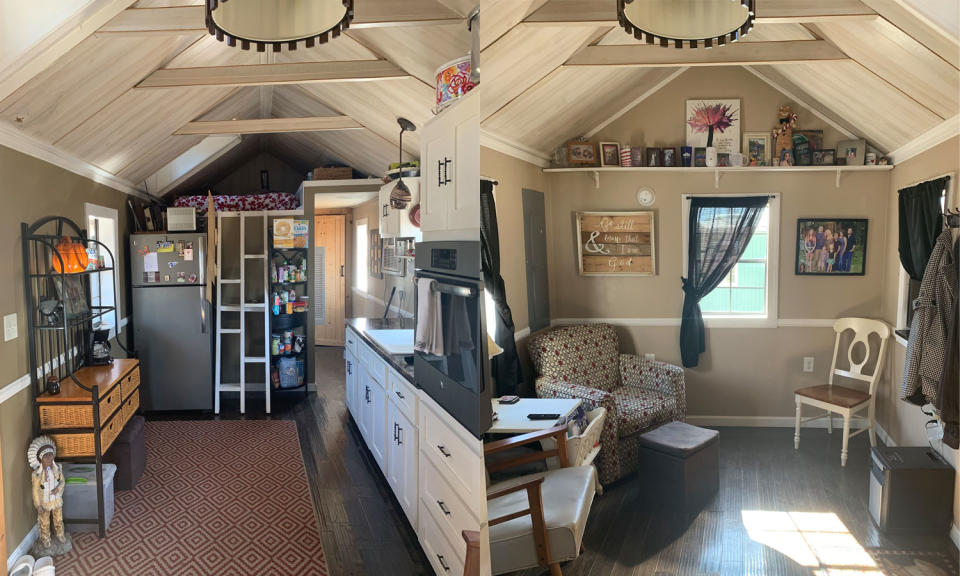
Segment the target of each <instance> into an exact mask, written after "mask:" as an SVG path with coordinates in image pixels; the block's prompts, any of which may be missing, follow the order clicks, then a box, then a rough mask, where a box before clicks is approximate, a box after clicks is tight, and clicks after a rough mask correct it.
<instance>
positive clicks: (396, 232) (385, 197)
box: [380, 178, 421, 240]
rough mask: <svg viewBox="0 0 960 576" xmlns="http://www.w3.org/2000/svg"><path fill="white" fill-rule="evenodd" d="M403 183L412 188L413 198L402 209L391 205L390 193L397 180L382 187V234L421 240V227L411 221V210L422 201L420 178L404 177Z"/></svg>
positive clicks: (385, 236) (388, 236) (387, 236)
mask: <svg viewBox="0 0 960 576" xmlns="http://www.w3.org/2000/svg"><path fill="white" fill-rule="evenodd" d="M403 183H404V184H406V185H407V187H408V188H410V195H411V196H412V197H413V200H412V201H411V202H410V204H409V205H407V207H406V208H402V209H398V208H393V207H392V206H390V193H391V192H393V189H394V187H395V186H396V185H397V183H396V182H390V183H388V184H384V185H383V187H382V188H380V236H381V237H383V238H414V239H416V240H420V237H421V234H420V229H419V228H417V227H416V226H414V225H413V222H411V221H410V210H411V209H412V208H413V207H414V206H416V205H417V204H419V203H420V178H404V179H403Z"/></svg>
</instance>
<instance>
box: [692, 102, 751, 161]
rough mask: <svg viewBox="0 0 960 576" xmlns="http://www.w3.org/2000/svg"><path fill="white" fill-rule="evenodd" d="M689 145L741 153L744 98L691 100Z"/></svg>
mask: <svg viewBox="0 0 960 576" xmlns="http://www.w3.org/2000/svg"><path fill="white" fill-rule="evenodd" d="M685 119H686V120H685V124H686V129H687V146H693V147H698V146H702V147H704V148H706V147H708V146H713V147H714V148H716V149H717V152H718V153H720V152H725V153H727V154H730V153H733V152H740V100H739V99H730V100H716V99H698V100H687V110H686V116H685Z"/></svg>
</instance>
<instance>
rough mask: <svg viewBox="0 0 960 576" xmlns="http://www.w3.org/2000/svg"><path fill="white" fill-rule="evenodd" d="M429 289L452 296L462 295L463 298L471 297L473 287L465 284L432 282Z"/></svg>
mask: <svg viewBox="0 0 960 576" xmlns="http://www.w3.org/2000/svg"><path fill="white" fill-rule="evenodd" d="M430 289H431V290H433V291H434V292H442V293H444V294H452V295H454V296H462V297H464V298H472V297H473V289H472V288H468V287H466V286H452V285H450V284H441V283H440V282H434V283H433V285H431V286H430Z"/></svg>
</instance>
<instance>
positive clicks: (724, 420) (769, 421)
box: [687, 414, 886, 437]
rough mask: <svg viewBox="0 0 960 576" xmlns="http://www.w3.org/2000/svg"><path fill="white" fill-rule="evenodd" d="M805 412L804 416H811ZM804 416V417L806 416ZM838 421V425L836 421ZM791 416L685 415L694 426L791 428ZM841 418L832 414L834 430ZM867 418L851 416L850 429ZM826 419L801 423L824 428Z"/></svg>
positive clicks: (839, 427) (863, 425) (841, 425)
mask: <svg viewBox="0 0 960 576" xmlns="http://www.w3.org/2000/svg"><path fill="white" fill-rule="evenodd" d="M812 415H813V414H807V415H806V416H812ZM806 416H805V417H806ZM838 420H839V421H840V423H839V425H838V422H837V421H838ZM795 422H796V421H795V420H794V417H793V416H687V423H688V424H693V425H695V426H732V427H742V428H793V426H794V423H795ZM842 422H843V420H842V418H840V417H839V416H834V423H833V428H834V429H835V430H837V429H842V428H843V423H842ZM866 426H867V420H866V419H865V418H852V419H851V420H850V429H852V430H857V429H860V428H866ZM826 427H827V419H826V418H823V419H821V420H813V421H811V422H806V423H804V424H803V428H826ZM876 432H877V436H880V437H883V436H886V432H883V434H882V435H881V428H880V426H877V427H876Z"/></svg>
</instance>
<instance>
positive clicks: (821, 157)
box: [813, 150, 835, 166]
mask: <svg viewBox="0 0 960 576" xmlns="http://www.w3.org/2000/svg"><path fill="white" fill-rule="evenodd" d="M834 157H835V154H834V151H833V150H814V151H813V165H814V166H833V162H834Z"/></svg>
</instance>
